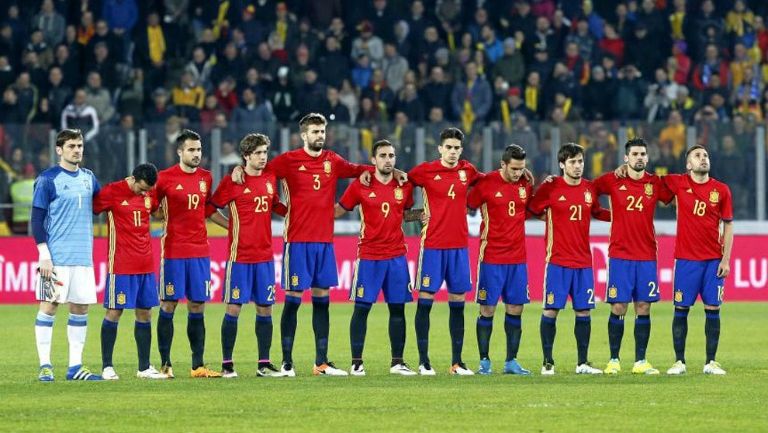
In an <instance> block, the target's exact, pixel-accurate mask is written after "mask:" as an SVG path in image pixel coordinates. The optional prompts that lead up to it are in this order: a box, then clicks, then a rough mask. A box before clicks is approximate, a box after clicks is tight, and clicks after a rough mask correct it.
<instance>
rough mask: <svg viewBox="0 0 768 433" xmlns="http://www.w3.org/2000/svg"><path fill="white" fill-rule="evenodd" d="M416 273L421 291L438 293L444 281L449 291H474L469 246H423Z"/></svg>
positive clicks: (417, 285)
mask: <svg viewBox="0 0 768 433" xmlns="http://www.w3.org/2000/svg"><path fill="white" fill-rule="evenodd" d="M416 274H417V275H416V290H419V291H422V290H423V291H425V292H427V293H437V291H438V290H440V286H442V285H443V281H445V282H446V283H447V284H448V293H467V292H470V291H472V280H471V279H470V277H469V251H468V249H467V248H450V249H445V250H436V249H431V248H422V249H421V255H420V256H419V270H418V271H417V273H416Z"/></svg>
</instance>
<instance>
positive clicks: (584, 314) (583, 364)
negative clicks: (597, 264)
mask: <svg viewBox="0 0 768 433" xmlns="http://www.w3.org/2000/svg"><path fill="white" fill-rule="evenodd" d="M569 272H571V273H572V274H573V277H572V280H571V281H572V285H571V289H572V292H571V296H572V302H573V309H574V311H575V313H576V321H575V323H574V326H573V334H574V336H575V337H576V349H577V353H578V361H577V364H576V374H603V370H601V369H599V368H594V367H592V364H591V363H590V362H589V340H590V337H591V334H592V317H591V314H590V313H591V311H592V309H594V308H595V289H594V287H595V282H594V276H593V274H592V268H583V269H573V270H570V271H569Z"/></svg>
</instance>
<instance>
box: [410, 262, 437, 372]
mask: <svg viewBox="0 0 768 433" xmlns="http://www.w3.org/2000/svg"><path fill="white" fill-rule="evenodd" d="M443 269H444V266H443V250H433V249H430V248H422V249H421V251H420V252H419V264H418V267H417V270H416V290H418V292H419V297H418V301H417V302H418V303H417V305H416V317H415V318H414V326H415V328H416V346H417V348H418V350H419V374H421V375H426V376H434V375H435V370H434V369H433V368H432V364H431V363H430V361H429V327H430V320H429V315H430V313H431V312H432V303H433V302H434V301H435V293H437V291H438V290H440V286H441V285H442V284H443V277H444V271H443Z"/></svg>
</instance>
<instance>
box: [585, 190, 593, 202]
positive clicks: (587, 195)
mask: <svg viewBox="0 0 768 433" xmlns="http://www.w3.org/2000/svg"><path fill="white" fill-rule="evenodd" d="M584 202H585V203H586V204H592V193H591V192H589V191H584Z"/></svg>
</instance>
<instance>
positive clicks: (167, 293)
mask: <svg viewBox="0 0 768 433" xmlns="http://www.w3.org/2000/svg"><path fill="white" fill-rule="evenodd" d="M176 153H177V154H178V156H179V163H178V164H177V165H174V166H173V167H170V168H167V169H165V170H163V171H161V172H160V173H159V174H158V180H157V186H156V187H155V194H156V196H157V200H158V202H159V203H160V211H161V212H162V214H163V219H164V221H165V232H164V233H163V237H162V239H161V240H160V245H161V249H160V251H161V260H160V287H159V292H160V317H159V318H158V321H157V345H158V348H159V349H160V358H161V360H162V367H161V370H160V371H161V372H162V373H165V374H166V375H168V377H169V378H173V377H174V376H173V369H172V368H171V343H172V342H173V314H174V312H175V311H176V306H177V305H178V302H179V300H180V299H183V298H186V299H187V301H188V303H187V308H188V310H189V314H188V321H187V336H188V337H189V343H190V346H191V347H192V371H191V376H192V377H221V373H219V372H218V371H214V370H211V369H209V368H208V367H206V366H205V364H204V363H203V353H204V352H205V321H204V317H203V312H204V310H205V302H206V301H208V299H209V296H210V286H211V260H210V252H209V247H208V231H207V229H206V226H205V220H206V218H209V219H210V220H211V221H213V222H215V223H216V224H218V225H220V226H222V227H227V219H226V218H224V217H223V216H222V215H221V214H219V213H218V212H216V208H215V207H214V206H213V205H212V204H211V203H210V197H211V187H212V183H213V180H212V178H211V173H210V172H209V171H208V170H205V169H203V168H200V160H201V158H202V143H201V142H200V136H199V135H198V134H197V133H196V132H194V131H190V130H188V129H185V130H183V131H182V132H181V134H179V136H178V137H177V138H176Z"/></svg>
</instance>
